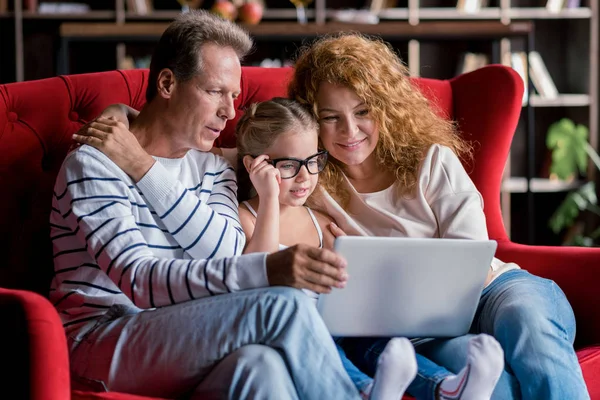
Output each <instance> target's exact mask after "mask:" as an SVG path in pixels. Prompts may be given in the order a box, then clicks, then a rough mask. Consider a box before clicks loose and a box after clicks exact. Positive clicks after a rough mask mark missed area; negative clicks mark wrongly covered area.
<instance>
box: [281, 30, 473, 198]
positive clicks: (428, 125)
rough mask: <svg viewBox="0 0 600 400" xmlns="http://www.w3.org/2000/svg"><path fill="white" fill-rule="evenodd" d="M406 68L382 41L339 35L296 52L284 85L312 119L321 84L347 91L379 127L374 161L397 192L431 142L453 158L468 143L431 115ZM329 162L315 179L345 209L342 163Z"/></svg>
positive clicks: (411, 179)
mask: <svg viewBox="0 0 600 400" xmlns="http://www.w3.org/2000/svg"><path fill="white" fill-rule="evenodd" d="M408 72H409V71H408V69H407V68H406V66H405V65H404V64H403V63H402V61H401V60H400V59H399V57H398V56H397V55H396V54H395V53H394V51H393V50H392V48H391V47H390V46H389V45H388V44H386V43H385V42H383V41H382V40H379V39H373V38H368V37H366V36H363V35H361V34H356V33H342V34H336V35H330V36H326V37H323V38H321V39H318V40H317V41H316V42H314V43H313V44H312V45H310V46H309V47H305V48H303V49H302V50H301V52H300V55H299V57H298V59H297V62H296V67H295V70H294V76H293V78H292V81H291V82H290V85H289V88H288V90H289V96H290V98H292V99H295V100H296V101H298V102H299V103H300V104H302V105H304V106H305V107H307V108H308V109H310V110H312V113H313V114H314V115H315V116H316V117H317V118H318V112H317V107H318V105H317V93H318V91H319V87H320V85H321V83H324V82H327V83H332V84H339V85H342V86H345V87H347V88H349V89H351V90H353V91H354V92H355V93H356V94H357V96H358V97H360V98H361V100H363V101H364V102H365V104H366V105H367V107H368V109H369V114H370V115H371V116H372V117H373V119H374V121H375V122H376V124H377V127H378V129H379V141H378V143H377V147H376V149H375V152H376V159H377V162H378V164H379V165H381V167H383V168H387V169H390V170H391V172H393V173H394V175H395V177H396V180H397V181H398V182H399V185H398V187H399V195H402V196H406V195H412V194H413V193H414V190H415V188H416V184H417V178H418V177H417V175H418V172H419V165H420V163H421V161H422V160H423V158H424V157H425V155H426V153H427V151H428V149H429V148H430V147H431V145H433V144H441V145H444V146H448V147H450V148H451V149H452V150H453V151H454V152H455V153H456V154H457V155H458V156H459V157H470V156H471V146H470V145H469V144H468V143H467V142H465V141H463V140H462V139H461V138H460V137H459V136H458V132H457V128H456V126H455V124H454V123H453V122H450V121H448V120H446V119H444V118H442V117H440V116H439V115H438V114H436V112H435V110H433V109H432V107H431V105H430V104H429V102H428V100H427V99H426V98H425V96H424V95H423V94H422V93H421V92H420V91H419V90H417V89H415V88H414V87H413V84H412V83H411V81H410V78H409V76H408V75H409V73H408ZM330 160H331V162H329V163H328V164H327V166H326V167H325V170H324V171H323V172H322V173H321V176H320V178H319V179H320V183H321V185H322V186H323V187H324V188H325V189H326V190H327V191H328V192H329V193H330V194H331V195H332V196H333V198H334V199H336V200H337V201H338V202H339V203H340V204H341V205H342V206H344V207H345V206H347V204H348V199H349V193H348V192H347V190H346V189H344V187H345V186H344V185H343V184H342V183H343V181H344V179H343V174H342V169H341V167H342V163H340V162H339V161H338V160H335V159H333V157H330Z"/></svg>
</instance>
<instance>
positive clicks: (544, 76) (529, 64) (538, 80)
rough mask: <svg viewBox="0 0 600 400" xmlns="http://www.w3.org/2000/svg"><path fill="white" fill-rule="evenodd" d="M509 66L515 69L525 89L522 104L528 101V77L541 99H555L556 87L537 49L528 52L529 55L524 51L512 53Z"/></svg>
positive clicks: (556, 94) (556, 95)
mask: <svg viewBox="0 0 600 400" xmlns="http://www.w3.org/2000/svg"><path fill="white" fill-rule="evenodd" d="M510 66H511V67H512V68H513V69H514V70H515V71H517V73H518V74H519V75H521V78H523V83H524V84H525V91H524V93H523V104H526V103H527V101H528V97H529V93H528V79H529V78H531V82H532V83H533V88H534V89H535V91H536V92H537V94H538V95H539V96H540V97H541V98H543V99H556V98H557V97H558V95H559V93H558V89H556V85H555V84H554V81H553V80H552V77H551V76H550V73H549V72H548V69H547V68H546V64H544V60H543V59H542V56H541V55H540V53H538V52H537V51H531V52H529V57H527V56H526V55H525V52H516V53H512V54H511V56H510Z"/></svg>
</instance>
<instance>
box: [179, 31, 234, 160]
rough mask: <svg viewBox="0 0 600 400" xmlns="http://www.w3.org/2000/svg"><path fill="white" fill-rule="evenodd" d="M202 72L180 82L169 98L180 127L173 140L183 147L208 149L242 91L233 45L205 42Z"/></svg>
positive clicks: (202, 51)
mask: <svg viewBox="0 0 600 400" xmlns="http://www.w3.org/2000/svg"><path fill="white" fill-rule="evenodd" d="M201 59H202V68H201V69H202V72H201V73H200V74H198V75H196V76H194V77H193V78H192V79H190V80H189V81H187V82H177V84H176V86H175V89H174V90H173V94H172V96H171V99H170V101H169V106H168V107H169V109H170V111H171V114H172V115H173V116H174V119H175V121H174V125H175V126H176V127H177V128H176V129H177V131H176V132H173V133H172V134H173V140H175V141H176V142H177V147H178V148H182V149H186V151H187V149H197V150H201V151H209V150H210V149H211V148H212V146H213V143H214V141H215V139H216V138H217V137H219V135H220V133H221V131H223V129H225V123H226V122H227V120H230V119H233V118H234V117H235V109H234V107H233V101H234V100H235V98H236V97H237V96H238V95H239V94H240V79H241V75H242V68H241V66H240V60H239V58H238V56H237V54H236V53H235V51H234V50H233V49H232V48H230V47H220V46H218V45H216V44H212V43H209V44H205V45H203V46H202V49H201Z"/></svg>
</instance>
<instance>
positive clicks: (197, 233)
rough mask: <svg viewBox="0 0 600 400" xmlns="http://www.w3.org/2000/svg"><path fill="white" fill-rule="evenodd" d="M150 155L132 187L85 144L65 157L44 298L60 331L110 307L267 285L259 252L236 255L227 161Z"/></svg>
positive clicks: (241, 240)
mask: <svg viewBox="0 0 600 400" xmlns="http://www.w3.org/2000/svg"><path fill="white" fill-rule="evenodd" d="M155 159H156V161H157V162H155V163H154V165H153V166H152V168H151V169H150V170H149V171H148V172H147V173H146V175H145V176H144V177H143V178H142V179H141V180H140V181H139V182H138V183H137V184H136V183H134V182H133V181H132V180H131V179H130V178H129V176H128V175H127V174H125V173H124V172H123V171H122V170H121V169H120V168H119V167H118V166H117V165H116V164H114V163H113V162H112V161H111V160H110V159H109V158H108V157H106V156H105V155H104V154H103V153H101V152H100V151H98V150H96V149H94V148H92V147H90V146H81V147H80V148H79V149H78V150H77V151H74V152H72V153H70V154H69V155H68V156H67V157H66V159H65V161H64V163H63V165H62V167H61V169H60V171H59V173H58V177H57V180H56V184H55V189H54V198H53V203H52V212H51V215H50V226H51V234H50V235H51V240H52V245H53V253H54V271H55V275H54V279H53V281H52V286H51V288H50V300H51V301H52V302H53V303H54V305H55V307H56V308H57V310H58V312H59V313H60V316H61V318H62V321H63V325H64V326H65V329H67V330H68V331H71V330H77V329H79V328H81V327H82V326H84V324H86V323H87V324H88V325H89V323H90V321H93V320H95V319H97V318H99V317H100V316H101V315H103V314H104V313H105V312H106V311H107V310H108V309H109V308H110V307H111V306H112V305H115V304H123V305H127V306H130V307H137V308H139V309H149V308H155V307H162V306H168V305H171V304H176V303H181V302H185V301H189V300H192V299H196V298H200V297H205V296H212V295H216V294H221V293H228V292H234V291H239V290H243V289H250V288H256V287H264V286H267V285H268V281H267V277H266V267H265V258H266V254H265V253H256V254H249V255H244V256H239V254H241V252H242V249H243V248H244V244H245V236H244V233H243V230H242V228H241V225H240V221H239V216H238V203H237V199H236V190H237V184H236V179H235V173H234V170H233V169H232V168H231V166H230V164H229V163H228V162H227V161H225V159H224V158H222V157H219V156H216V155H214V154H212V153H203V152H199V151H195V150H191V151H189V152H188V153H187V154H186V155H185V156H184V157H183V158H179V159H166V158H158V157H155Z"/></svg>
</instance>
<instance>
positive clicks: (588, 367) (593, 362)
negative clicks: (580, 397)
mask: <svg viewBox="0 0 600 400" xmlns="http://www.w3.org/2000/svg"><path fill="white" fill-rule="evenodd" d="M577 358H578V359H579V365H581V371H582V372H583V378H584V379H585V384H586V385H587V388H588V392H590V397H591V398H592V399H600V375H599V374H598V371H600V346H589V347H584V348H582V349H579V350H578V351H577Z"/></svg>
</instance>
